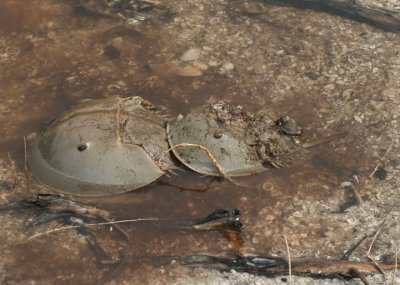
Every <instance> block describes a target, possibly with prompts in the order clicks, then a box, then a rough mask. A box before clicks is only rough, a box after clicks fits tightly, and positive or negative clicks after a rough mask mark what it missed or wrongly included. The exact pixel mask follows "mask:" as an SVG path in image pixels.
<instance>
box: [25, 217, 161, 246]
mask: <svg viewBox="0 0 400 285" xmlns="http://www.w3.org/2000/svg"><path fill="white" fill-rule="evenodd" d="M142 221H158V218H138V219H133V220H119V221H113V222H102V223H92V224H82V225H76V226H65V227H60V228H55V229H51V230H48V231H46V232H43V233H38V234H35V235H33V236H31V237H29V238H28V239H27V241H30V240H33V239H35V238H38V237H41V236H44V235H49V234H52V233H55V232H59V231H64V230H69V229H77V228H82V227H94V226H104V225H114V224H123V223H134V222H142Z"/></svg>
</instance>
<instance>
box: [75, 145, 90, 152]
mask: <svg viewBox="0 0 400 285" xmlns="http://www.w3.org/2000/svg"><path fill="white" fill-rule="evenodd" d="M76 148H77V150H79V151H81V152H82V151H84V150H86V149H87V148H88V144H87V143H83V144H80V145H78V146H77V147H76Z"/></svg>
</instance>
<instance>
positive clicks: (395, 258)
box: [392, 242, 397, 285]
mask: <svg viewBox="0 0 400 285" xmlns="http://www.w3.org/2000/svg"><path fill="white" fill-rule="evenodd" d="M394 251H395V252H394V263H395V266H394V270H393V276H392V285H396V283H397V282H396V275H397V244H396V242H395V243H394Z"/></svg>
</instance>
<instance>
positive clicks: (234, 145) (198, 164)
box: [167, 106, 266, 176]
mask: <svg viewBox="0 0 400 285" xmlns="http://www.w3.org/2000/svg"><path fill="white" fill-rule="evenodd" d="M207 109H208V108H207V106H202V107H199V108H196V109H194V110H192V111H191V112H189V113H187V114H186V115H184V116H178V117H177V118H175V119H173V120H171V121H169V122H168V123H167V137H168V142H169V144H170V147H171V148H172V151H173V153H174V155H175V156H176V157H177V158H178V159H179V160H180V161H181V162H182V163H183V164H184V165H185V166H187V167H188V168H190V169H192V170H194V171H196V172H199V173H201V174H206V175H212V176H222V175H223V174H222V173H221V172H220V171H219V170H218V169H217V167H216V166H215V163H213V161H212V160H211V159H210V158H209V156H208V155H207V153H206V152H205V151H204V150H202V149H201V148H200V147H195V146H184V145H182V146H180V145H181V144H185V143H186V144H197V145H201V146H203V147H205V148H206V149H207V150H208V151H209V152H210V153H211V154H212V156H213V157H214V158H215V160H216V161H217V163H218V164H219V166H220V167H221V168H222V170H223V172H224V174H226V175H228V176H247V175H252V174H256V173H260V172H263V171H265V170H266V168H265V167H264V166H263V165H262V163H261V161H260V160H259V159H258V157H257V155H256V153H255V151H254V149H253V148H251V147H250V146H248V145H247V144H246V143H245V139H244V138H240V137H238V136H240V135H241V134H242V135H243V136H244V135H245V133H246V130H241V129H239V127H238V126H232V128H235V129H229V127H228V128H222V127H221V126H220V125H219V124H218V122H217V121H216V118H215V115H213V114H211V113H209V112H207ZM215 134H220V135H217V136H215Z"/></svg>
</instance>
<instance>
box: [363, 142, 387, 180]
mask: <svg viewBox="0 0 400 285" xmlns="http://www.w3.org/2000/svg"><path fill="white" fill-rule="evenodd" d="M392 147H393V142H392V143H391V144H390V145H389V147H388V148H387V150H386V152H385V154H384V155H383V156H382V157H381V158H379V159H378V162H377V163H376V165H375V167H374V169H373V170H372V172H371V174H370V175H369V176H368V178H369V179H371V178H372V177H373V176H374V175H375V173H376V171H377V170H378V168H379V167H380V166H381V165H382V164H383V160H384V159H385V158H386V156H387V155H388V154H389V152H390V151H391V149H392Z"/></svg>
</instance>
